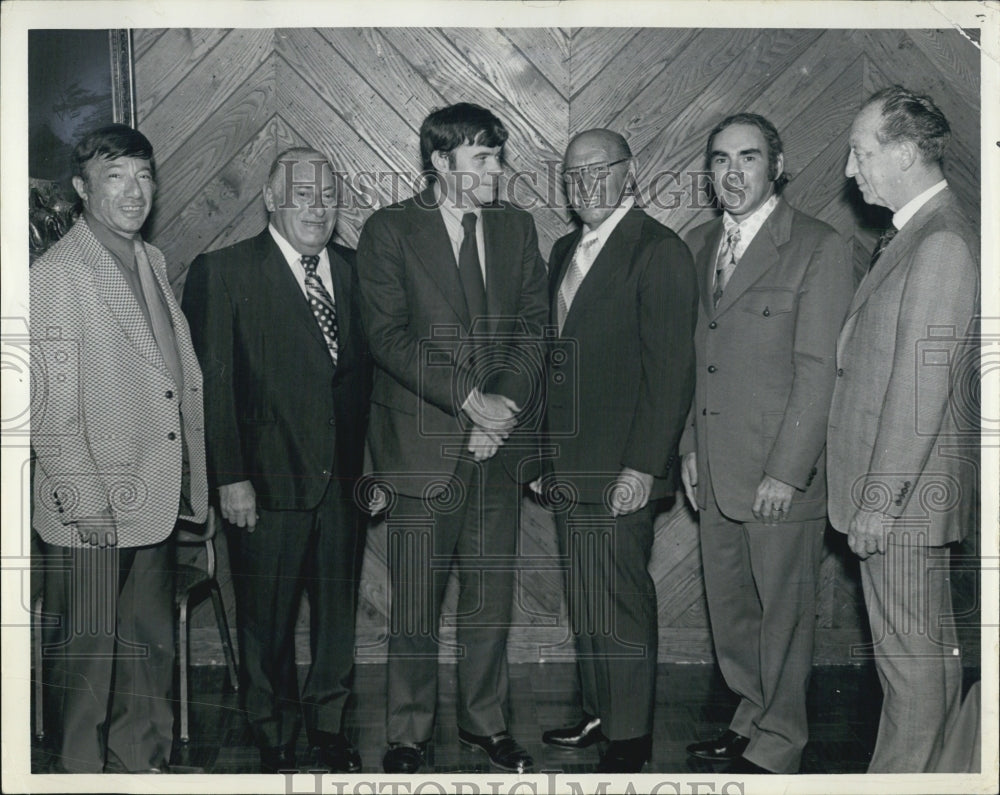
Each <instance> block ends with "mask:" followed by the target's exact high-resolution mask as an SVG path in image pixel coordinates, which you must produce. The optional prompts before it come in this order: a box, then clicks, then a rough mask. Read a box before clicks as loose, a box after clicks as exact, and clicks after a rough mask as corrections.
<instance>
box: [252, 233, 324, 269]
mask: <svg viewBox="0 0 1000 795" xmlns="http://www.w3.org/2000/svg"><path fill="white" fill-rule="evenodd" d="M267 231H268V232H270V233H271V237H272V238H274V242H275V243H277V245H278V248H279V249H281V254H282V256H283V257H284V258H285V262H287V263H288V264H289V265H298V264H299V260H301V259H302V252H301V251H296V250H295V246H293V245H292V244H291V243H289V242H288V241H287V240H285V238H283V237H282V236H281V232H279V231H278V230H277V229H275V228H274V224H271V223H269V224H268V225H267ZM318 256H319V261H320V264H322V263H324V262H327V261H328V259H329V258H328V257H327V253H326V248H325V247H324V248H323V250H322V251H320V252H319V254H318Z"/></svg>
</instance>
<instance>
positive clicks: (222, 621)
mask: <svg viewBox="0 0 1000 795" xmlns="http://www.w3.org/2000/svg"><path fill="white" fill-rule="evenodd" d="M211 594H212V605H213V606H214V607H215V622H216V624H218V626H219V638H220V639H221V640H222V652H223V654H225V656H226V667H227V668H228V669H229V684H230V685H232V688H233V691H234V692H235V691H238V690H239V680H238V679H237V677H236V655H235V654H234V653H233V638H232V635H230V634H229V622H228V621H227V620H226V607H225V605H223V604H222V592H221V591H220V590H219V584H218V583H217V582H215V581H214V580H213V581H212V584H211Z"/></svg>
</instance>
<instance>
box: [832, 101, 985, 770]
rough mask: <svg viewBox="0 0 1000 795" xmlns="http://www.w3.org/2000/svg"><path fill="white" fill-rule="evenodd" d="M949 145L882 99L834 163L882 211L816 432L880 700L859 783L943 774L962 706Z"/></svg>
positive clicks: (943, 129) (961, 285)
mask: <svg viewBox="0 0 1000 795" xmlns="http://www.w3.org/2000/svg"><path fill="white" fill-rule="evenodd" d="M949 137H950V129H949V126H948V122H947V120H946V119H945V117H944V115H943V114H942V113H941V111H940V110H938V108H937V107H936V106H935V105H934V103H933V102H932V101H931V100H930V98H928V97H925V96H919V95H916V94H914V93H913V92H911V91H908V90H906V89H905V88H902V87H901V86H893V87H891V88H887V89H884V90H882V91H879V92H878V93H876V94H874V95H873V96H872V97H871V98H870V99H869V100H868V102H866V103H865V105H864V106H863V107H862V109H861V111H860V113H858V115H857V117H856V118H855V120H854V126H853V127H852V129H851V141H850V142H851V151H850V154H849V155H848V160H847V170H846V174H847V176H848V177H853V178H854V180H855V181H856V182H857V184H858V187H859V188H860V190H861V194H862V196H864V199H865V201H867V202H868V203H869V204H878V205H881V206H883V207H888V208H889V209H890V210H892V211H893V218H892V223H893V229H892V230H890V232H889V234H886V235H883V236H882V238H880V240H879V245H878V247H877V248H876V250H875V252H874V254H873V257H872V263H873V264H872V267H871V269H870V271H869V272H868V274H867V276H865V278H864V280H863V281H862V282H861V285H860V286H859V287H858V292H857V294H856V295H855V296H854V300H853V301H852V303H851V306H850V310H849V312H848V317H847V321H846V322H845V324H844V328H843V331H842V332H841V334H840V339H839V341H838V345H837V367H838V369H837V376H838V378H837V384H836V388H835V389H834V393H833V402H832V405H831V409H830V420H829V428H828V432H827V445H828V459H829V470H828V478H829V490H830V521H831V523H832V524H833V526H834V528H835V529H837V530H839V531H840V532H842V533H846V534H847V541H848V544H849V546H850V548H851V549H852V550H853V551H854V552H855V554H857V555H858V557H860V558H861V583H862V586H863V589H864V594H865V604H866V605H867V608H868V617H869V621H870V623H871V631H872V637H873V640H874V650H875V665H876V668H877V669H878V674H879V679H880V681H881V683H882V690H883V695H884V698H883V702H882V715H881V719H880V722H879V733H878V740H877V742H876V745H875V751H874V754H873V756H872V760H871V763H870V765H869V768H868V772H869V773H923V772H947V771H943V770H940V768H939V766H938V757H939V755H940V753H941V751H942V750H943V748H944V745H945V739H946V737H947V734H948V731H949V729H950V727H951V725H952V723H953V721H954V720H955V718H956V717H957V715H958V712H959V710H958V706H959V701H960V698H961V687H962V667H961V659H960V657H959V650H958V646H957V640H956V637H955V630H954V627H953V626H952V625H951V624H950V623H949V621H948V617H949V615H950V614H951V592H950V587H949V576H948V563H949V550H948V547H947V546H946V545H947V544H949V543H951V542H955V541H959V540H961V538H962V537H963V536H964V535H965V533H966V531H967V529H968V528H967V527H966V524H967V523H968V521H969V520H970V519H972V517H974V516H975V506H976V504H977V502H976V500H977V494H976V485H977V481H978V471H977V468H976V466H975V457H974V456H975V452H976V450H977V449H978V435H977V433H978V427H979V423H978V419H977V418H976V411H975V407H974V406H973V405H972V403H971V402H970V395H968V394H966V393H963V392H962V390H961V389H960V386H961V384H962V383H963V379H964V378H965V376H966V375H967V374H968V372H969V370H968V368H977V367H978V361H979V357H978V351H977V349H976V341H975V339H974V338H973V337H972V332H971V329H970V323H971V321H972V319H973V317H974V315H975V313H976V306H977V295H978V290H979V271H978V255H979V240H978V235H977V233H976V231H975V229H974V228H973V226H972V224H971V223H970V222H969V220H968V218H967V217H966V216H965V214H964V213H963V212H962V210H961V209H960V207H959V205H958V202H957V201H956V199H955V196H954V194H952V192H951V191H950V190H949V189H948V184H947V182H946V181H945V179H944V175H943V173H942V170H941V159H942V157H943V155H944V151H945V147H946V146H947V143H948V139H949ZM963 440H964V441H963ZM963 446H964V449H963Z"/></svg>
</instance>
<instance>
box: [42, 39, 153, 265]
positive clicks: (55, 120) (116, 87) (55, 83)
mask: <svg viewBox="0 0 1000 795" xmlns="http://www.w3.org/2000/svg"><path fill="white" fill-rule="evenodd" d="M133 92H134V87H133V81H132V37H131V31H129V30H125V29H114V30H107V29H100V30H31V31H29V32H28V97H29V103H28V107H29V111H28V162H29V168H28V175H29V184H30V188H29V237H30V252H31V259H32V261H34V259H35V258H36V257H38V256H40V255H41V254H42V253H43V252H44V251H45V250H46V249H47V248H48V247H49V246H51V245H52V244H53V243H54V242H55V241H56V240H58V239H59V238H60V237H62V235H63V234H64V233H65V232H66V231H67V230H68V229H69V227H70V226H71V225H72V223H73V220H74V218H75V208H76V193H75V192H74V190H73V186H72V184H71V182H70V178H71V176H72V175H71V173H70V155H71V153H72V151H73V145H74V143H75V142H76V141H77V140H79V138H80V137H81V136H82V135H83V134H84V133H85V132H87V131H88V130H92V129H94V128H96V127H100V126H101V125H104V124H109V123H111V122H120V123H123V124H129V125H131V126H135V102H134V99H133V97H134V94H133Z"/></svg>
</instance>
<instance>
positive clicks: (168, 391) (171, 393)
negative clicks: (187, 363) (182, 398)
mask: <svg viewBox="0 0 1000 795" xmlns="http://www.w3.org/2000/svg"><path fill="white" fill-rule="evenodd" d="M163 396H164V397H165V398H166V399H167V400H170V398H172V397H173V396H174V393H173V392H172V391H170V390H169V389H168V390H167V391H166V392H165V393H164V395H163Z"/></svg>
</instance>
